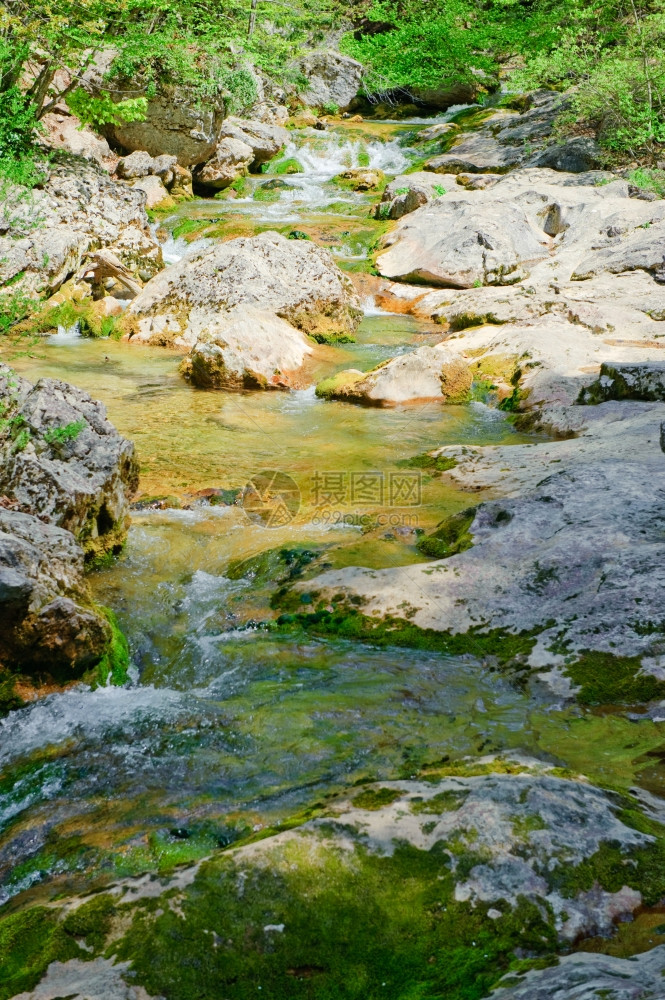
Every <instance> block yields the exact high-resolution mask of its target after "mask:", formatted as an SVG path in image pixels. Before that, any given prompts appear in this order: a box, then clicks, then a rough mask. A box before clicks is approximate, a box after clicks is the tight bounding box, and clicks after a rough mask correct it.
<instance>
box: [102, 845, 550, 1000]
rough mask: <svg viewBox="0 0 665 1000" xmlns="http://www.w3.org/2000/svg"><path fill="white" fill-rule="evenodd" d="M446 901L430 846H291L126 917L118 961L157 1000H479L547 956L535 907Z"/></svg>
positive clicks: (442, 861) (226, 862) (221, 870)
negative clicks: (371, 849)
mask: <svg viewBox="0 0 665 1000" xmlns="http://www.w3.org/2000/svg"><path fill="white" fill-rule="evenodd" d="M453 892H454V880H453V876H452V873H451V869H450V859H449V856H448V855H447V853H446V852H445V851H443V850H441V849H440V847H439V845H436V846H435V847H434V848H433V849H432V850H431V851H422V850H418V849H416V848H414V847H410V846H407V845H401V846H398V847H397V848H396V850H395V852H394V853H393V854H392V855H391V856H390V857H383V856H377V855H373V854H369V853H367V852H366V851H364V850H363V849H362V848H357V849H355V850H354V851H352V852H349V851H345V850H341V849H339V848H338V847H334V846H330V845H327V844H325V843H321V842H318V841H315V840H314V839H312V838H307V839H306V840H305V841H300V840H299V839H297V838H296V839H291V840H287V841H286V842H285V843H282V844H281V845H279V846H278V847H274V848H272V849H270V850H269V851H268V852H267V854H265V855H264V856H263V857H262V858H261V859H260V860H258V861H257V860H256V859H253V858H252V856H251V855H250V856H249V857H247V858H243V857H240V858H238V860H237V861H236V860H234V859H233V858H232V857H228V856H227V857H220V858H216V859H214V860H212V861H210V862H208V863H207V864H205V865H203V866H202V868H201V869H200V871H199V873H198V875H197V877H196V880H195V882H194V884H193V886H192V887H191V888H190V889H188V890H186V891H185V893H184V894H183V897H182V898H180V899H179V900H178V906H177V907H174V908H173V909H168V910H166V911H165V912H164V913H162V914H161V915H159V916H154V915H150V916H148V915H145V914H142V913H139V914H137V916H136V918H135V921H134V925H133V927H132V928H131V930H130V931H129V933H128V934H127V935H126V936H125V938H124V940H123V941H122V942H121V943H120V944H119V945H118V946H117V954H118V958H119V959H121V960H131V961H132V962H133V969H134V972H135V976H136V979H135V981H136V982H137V983H139V984H140V985H142V986H143V987H144V988H145V989H146V990H147V991H148V993H150V994H152V995H164V996H168V997H169V1000H191V998H192V997H194V996H205V997H220V998H221V997H226V996H233V997H234V998H236V1000H249V998H250V997H251V998H255V997H256V996H257V995H260V996H262V997H263V998H265V1000H299V998H302V1000H379V998H386V997H394V998H398V997H399V998H400V1000H406V998H410V1000H416V998H417V1000H426V998H430V997H446V1000H480V998H481V997H483V996H485V995H486V994H487V993H488V992H489V989H490V988H491V986H492V985H494V983H496V981H497V979H499V978H500V977H501V976H502V975H503V974H504V973H505V972H507V971H508V969H509V968H510V964H511V962H512V961H513V960H514V959H515V958H516V955H515V950H516V949H520V952H519V953H520V955H522V954H523V953H524V951H526V952H527V953H530V954H532V955H534V956H541V957H545V956H547V955H551V953H552V951H553V950H554V947H555V941H556V937H555V933H554V930H553V927H552V926H551V923H550V921H549V920H548V917H547V915H544V914H543V912H541V910H540V909H539V908H538V907H537V906H535V905H534V904H532V903H529V902H527V901H526V900H524V899H521V900H520V901H519V903H518V905H517V906H516V908H515V909H514V910H513V911H508V912H507V913H506V914H505V915H504V917H503V918H502V920H501V921H500V922H494V921H492V920H491V919H489V918H488V916H487V909H488V905H487V904H483V903H480V904H478V905H477V906H476V907H474V908H472V907H471V906H469V905H468V904H465V903H457V902H455V900H454V897H453ZM259 991H260V992H259Z"/></svg>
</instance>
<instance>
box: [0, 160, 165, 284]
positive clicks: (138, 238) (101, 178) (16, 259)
mask: <svg viewBox="0 0 665 1000" xmlns="http://www.w3.org/2000/svg"><path fill="white" fill-rule="evenodd" d="M145 201H146V196H145V192H143V191H139V190H138V189H133V188H131V187H129V186H128V185H125V184H118V183H117V182H114V181H112V180H111V179H110V178H109V176H108V174H107V173H106V172H104V171H103V170H101V169H100V168H99V167H97V166H96V165H94V164H91V163H87V162H86V161H85V160H82V159H81V160H77V161H69V162H68V163H67V164H58V165H56V166H51V167H50V168H49V173H48V179H47V180H46V182H45V184H44V187H43V189H41V190H40V189H36V190H35V191H33V192H32V197H31V199H29V200H28V201H27V202H26V203H25V204H24V207H23V212H24V216H23V217H21V215H20V213H19V215H18V216H17V217H13V218H12V220H11V221H10V223H9V224H8V225H7V226H6V227H5V228H4V231H3V228H2V226H1V225H0V288H2V286H3V285H5V284H6V283H7V282H10V281H14V282H15V284H13V285H12V288H13V290H17V289H18V288H20V289H22V290H23V291H24V292H25V293H27V294H29V295H33V296H34V295H37V294H40V295H44V294H47V295H50V294H53V293H54V292H56V291H57V290H58V289H59V288H60V286H61V285H62V284H63V283H64V282H65V281H66V280H67V279H68V278H70V277H71V276H72V275H73V274H74V273H75V272H76V271H77V270H78V269H79V268H80V266H81V262H82V260H83V256H84V254H85V253H86V252H87V251H88V250H92V249H98V248H102V247H109V248H112V249H113V252H114V253H115V254H116V256H117V257H118V258H119V259H120V260H121V262H122V263H123V264H124V265H125V266H127V267H128V268H129V269H130V270H131V271H132V272H133V273H134V274H136V273H138V272H139V271H144V272H147V273H148V274H149V275H150V274H154V273H155V272H156V271H158V270H159V269H160V268H161V266H162V254H161V249H160V247H159V244H158V243H157V241H156V240H155V239H154V238H153V237H152V235H151V234H150V231H149V228H148V217H147V215H146V212H145ZM5 233H6V234H7V235H6V236H5ZM22 234H24V235H22Z"/></svg>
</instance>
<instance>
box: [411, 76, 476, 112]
mask: <svg viewBox="0 0 665 1000" xmlns="http://www.w3.org/2000/svg"><path fill="white" fill-rule="evenodd" d="M480 90H481V88H480V86H479V83H478V82H474V81H469V82H465V83H444V84H440V85H439V86H431V87H409V94H410V96H411V99H412V100H414V101H416V102H417V103H418V104H424V105H425V106H426V107H428V108H437V109H438V110H440V111H447V109H448V108H450V107H452V106H453V105H454V104H473V103H474V101H476V100H477V99H478V95H479V93H480Z"/></svg>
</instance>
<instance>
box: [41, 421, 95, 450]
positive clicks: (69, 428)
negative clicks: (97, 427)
mask: <svg viewBox="0 0 665 1000" xmlns="http://www.w3.org/2000/svg"><path fill="white" fill-rule="evenodd" d="M87 426H88V425H87V422H86V421H85V420H74V421H72V422H71V423H69V424H65V426H64V427H52V428H51V429H50V430H48V431H46V433H45V434H44V440H45V441H47V442H48V444H50V445H54V446H55V447H59V446H60V445H63V444H67V442H68V441H75V440H76V438H77V437H78V436H79V434H80V433H81V431H82V430H83V429H84V428H85V427H87Z"/></svg>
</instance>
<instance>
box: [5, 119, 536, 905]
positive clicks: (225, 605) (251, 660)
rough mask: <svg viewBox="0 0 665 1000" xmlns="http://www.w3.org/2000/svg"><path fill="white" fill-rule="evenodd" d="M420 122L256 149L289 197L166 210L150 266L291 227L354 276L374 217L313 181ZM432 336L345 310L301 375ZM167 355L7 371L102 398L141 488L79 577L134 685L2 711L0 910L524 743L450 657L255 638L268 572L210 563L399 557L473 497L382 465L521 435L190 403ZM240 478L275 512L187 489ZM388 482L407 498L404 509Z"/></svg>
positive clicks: (230, 486)
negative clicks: (273, 489)
mask: <svg viewBox="0 0 665 1000" xmlns="http://www.w3.org/2000/svg"><path fill="white" fill-rule="evenodd" d="M421 124H422V123H418V122H416V123H400V124H399V125H395V124H391V123H388V124H385V123H384V124H380V125H378V124H374V125H369V124H367V123H364V124H363V126H362V127H360V126H359V127H355V128H354V127H347V128H344V129H342V128H339V129H337V130H334V131H331V132H329V133H324V134H322V133H319V132H314V131H307V130H306V131H305V132H304V133H302V134H300V135H299V136H298V138H297V139H296V140H295V141H294V143H293V144H292V146H291V147H289V148H288V149H287V150H286V151H285V154H284V157H283V158H282V161H280V162H284V161H285V160H296V159H297V161H298V163H299V165H300V167H301V172H300V173H296V174H283V175H280V174H275V175H274V176H280V177H282V179H283V180H284V182H285V185H287V186H285V187H278V188H277V189H276V194H277V197H276V198H275V199H274V200H270V201H266V200H261V199H260V198H259V199H257V198H256V197H254V195H255V194H256V190H257V189H259V188H260V187H261V185H263V184H265V183H266V182H267V181H270V179H271V176H266V175H259V176H257V177H252V178H250V179H249V180H248V182H247V185H246V188H245V190H244V191H243V192H241V193H240V194H238V196H237V197H236V198H235V199H231V198H230V197H228V194H227V196H225V197H224V198H221V199H214V200H213V199H208V200H195V201H193V202H190V203H188V204H186V205H183V206H182V207H181V208H179V209H178V211H177V212H176V213H175V214H174V215H173V216H172V217H171V218H169V219H166V220H164V221H163V222H162V223H161V227H160V235H162V236H163V237H164V236H165V243H164V249H165V257H166V259H167V260H168V261H174V260H177V259H179V258H180V257H181V256H182V255H183V254H185V253H187V252H189V251H190V250H191V249H192V247H193V246H195V247H197V248H198V247H200V246H201V239H207V240H213V239H219V238H221V237H224V236H228V235H234V234H235V233H237V232H240V231H242V232H256V231H259V230H261V229H267V228H271V227H276V228H279V229H280V231H288V228H292V229H296V228H297V229H302V230H305V231H307V232H310V233H313V234H315V236H316V238H318V239H319V240H320V241H321V242H322V243H324V245H328V246H330V247H331V248H332V249H333V252H335V253H336V255H337V257H338V259H339V260H340V261H341V262H342V263H344V264H345V266H346V267H347V268H348V269H349V270H351V271H353V270H354V269H356V267H357V265H358V264H359V263H360V264H362V262H363V259H364V257H366V254H367V247H368V245H369V244H370V243H371V242H372V240H373V239H375V238H376V236H377V234H380V232H381V224H380V223H375V222H373V221H372V220H370V219H369V218H368V211H369V208H370V205H371V198H370V197H369V196H367V195H360V194H355V193H352V192H349V191H348V190H346V189H340V188H339V187H338V186H336V185H335V184H334V182H333V180H332V179H333V178H334V177H335V176H336V175H337V174H338V173H339V171H340V170H342V169H344V168H345V167H348V166H356V165H362V166H365V165H369V166H376V167H379V168H381V169H382V170H384V171H386V173H389V174H395V173H397V172H400V171H403V170H404V169H405V168H406V167H407V166H408V165H409V163H411V162H413V160H414V157H415V155H416V154H414V152H413V149H412V147H411V145H410V143H411V134H412V133H413V130H414V128H417V127H419V126H420V125H421ZM428 124H431V121H430V122H428ZM271 170H272V171H275V170H279V164H277V165H276V166H275V165H273V166H272V167H271ZM271 197H272V196H271ZM201 220H205V222H204V225H203V228H201V227H199V229H200V231H199V230H197V225H196V224H197V223H198V222H201ZM192 223H194V224H195V225H194V226H192ZM205 227H208V229H207V231H206V229H205ZM183 229H184V231H185V235H187V236H188V237H189V238H190V242H188V241H187V239H186V238H185V235H182V234H181V235H178V232H179V230H180V231H181V233H182V231H183ZM193 233H197V239H196V240H195V241H194V242H191V236H192V234H193ZM201 233H203V236H202V235H201ZM439 337H440V334H437V332H436V328H433V327H431V326H428V325H427V324H424V323H421V322H418V321H416V320H415V319H413V318H410V317H404V316H392V315H387V314H384V313H382V312H381V310H379V309H377V308H376V307H375V306H374V304H373V301H372V300H371V298H369V299H368V300H367V302H366V316H365V319H364V321H363V323H362V326H361V328H360V331H359V334H358V339H357V343H355V344H349V345H344V346H343V347H337V348H329V347H325V348H321V349H320V350H318V351H317V352H316V355H315V359H314V362H313V366H314V370H313V372H312V375H313V376H314V377H316V378H318V377H321V376H323V375H328V374H331V373H332V372H333V371H335V370H339V369H341V368H346V367H359V368H369V367H371V366H373V365H375V364H377V363H378V362H380V361H382V360H384V359H386V358H389V357H392V356H394V355H395V354H397V353H399V352H402V351H409V350H413V349H414V348H415V347H417V346H418V345H420V344H422V343H436V342H437V341H438V339H439ZM178 361H179V358H178V357H177V356H176V355H174V354H172V353H170V352H168V351H162V350H160V349H156V348H145V347H136V346H131V345H128V344H125V343H117V342H115V341H110V340H97V341H94V340H87V339H84V338H81V337H80V336H78V335H77V331H76V330H70V331H60V332H59V333H58V335H56V336H53V337H52V338H50V340H48V341H46V342H44V343H43V344H40V345H39V346H37V347H35V348H34V349H33V350H32V353H31V354H29V355H27V356H26V355H25V354H23V355H21V356H17V357H15V358H14V359H13V360H12V362H11V363H12V364H14V366H15V367H16V368H17V369H18V370H19V371H20V372H21V373H23V374H25V375H26V376H28V377H30V378H37V377H38V376H42V375H45V376H54V377H60V378H64V379H67V380H69V381H71V382H73V383H74V384H76V385H78V386H80V387H82V388H84V389H86V390H88V391H89V392H90V393H91V394H92V395H93V396H94V397H96V398H99V399H101V400H102V401H103V402H104V403H105V404H106V406H107V408H108V412H109V416H110V418H111V420H112V421H113V422H114V423H115V424H116V426H117V427H118V428H119V430H120V431H121V432H122V433H124V434H126V435H127V436H129V437H130V438H132V439H133V440H134V441H135V442H136V446H137V450H138V454H139V456H140V460H141V490H142V496H143V498H144V499H146V498H148V500H147V502H146V503H144V504H143V509H137V510H136V511H135V512H134V515H133V519H132V527H131V530H130V534H129V541H128V544H127V548H126V552H125V553H124V554H123V555H122V557H121V558H120V559H119V560H118V561H117V563H116V565H115V566H113V567H112V568H110V569H107V570H104V571H100V572H97V573H94V574H92V576H91V578H90V583H91V586H92V589H93V591H94V594H95V597H96V598H97V599H98V600H99V601H100V602H101V603H103V604H106V605H108V606H110V607H112V608H113V609H114V611H115V612H116V614H117V616H118V618H119V621H120V624H121V626H122V628H123V630H124V631H125V633H126V635H127V636H128V639H129V642H130V646H131V652H132V660H133V671H132V673H133V680H132V682H131V683H130V684H128V685H127V686H126V687H125V688H113V687H107V688H102V689H97V690H94V691H91V690H89V689H87V688H85V687H84V686H79V687H75V688H72V689H70V690H67V691H65V692H59V693H54V694H51V695H49V696H48V697H46V698H44V699H43V700H41V701H39V702H35V703H33V704H31V705H30V706H28V707H27V708H24V709H22V710H20V711H18V712H14V713H12V714H11V715H10V716H9V717H8V718H6V719H5V720H3V721H2V722H0V767H1V768H2V770H1V771H0V875H1V876H2V886H3V888H2V889H1V890H0V901H2V900H4V899H7V898H10V897H11V896H13V895H15V894H17V893H19V892H21V891H22V890H26V889H29V888H30V887H42V888H41V890H39V891H55V890H56V889H57V890H58V891H62V890H63V888H68V887H72V886H74V887H76V886H80V885H82V884H84V883H85V884H89V883H90V882H91V881H93V882H94V880H100V881H103V880H104V879H108V878H109V877H115V876H117V875H119V874H123V873H129V872H141V871H146V870H163V869H166V868H168V867H169V866H172V865H173V864H174V863H176V862H178V861H182V860H188V859H191V858H196V857H200V856H202V855H204V854H206V853H209V852H210V851H211V850H213V849H214V848H216V847H219V846H225V845H227V844H229V843H231V842H232V841H234V840H236V839H237V838H239V837H242V836H243V835H244V834H246V833H247V832H248V831H250V830H252V829H258V828H261V827H265V826H267V825H274V824H279V823H282V822H284V821H286V820H287V819H289V818H290V817H293V816H294V815H295V814H297V813H298V812H299V811H302V810H303V809H306V808H309V807H311V806H312V805H313V804H314V803H316V802H317V801H321V799H322V798H324V797H325V796H326V795H329V794H331V793H333V792H334V791H335V790H336V789H338V788H339V787H340V786H343V785H344V784H348V783H352V782H354V781H358V780H361V779H367V778H371V777H389V776H395V775H402V774H404V775H408V774H411V773H413V772H414V771H415V770H417V769H418V768H419V767H421V766H422V765H423V764H425V763H434V762H439V761H441V760H442V759H447V758H451V759H454V758H459V757H460V756H464V755H465V754H479V753H480V754H481V753H488V752H493V751H512V752H519V751H522V752H526V753H532V752H534V751H536V750H537V749H538V747H539V730H538V724H536V722H534V720H535V719H541V721H542V718H543V716H542V712H543V710H544V709H547V708H548V706H549V707H551V706H552V698H551V696H547V695H546V694H545V693H541V694H540V695H538V694H536V693H534V692H533V691H530V692H526V691H524V690H523V689H522V688H520V687H519V686H518V685H516V684H515V683H513V682H511V680H510V679H509V678H504V677H502V676H500V675H499V674H497V673H492V672H490V671H489V670H488V669H487V668H486V666H485V665H484V664H483V663H482V662H481V661H479V660H474V659H473V658H472V657H468V658H463V659H452V658H447V657H443V656H441V655H438V654H434V653H429V652H417V651H408V652H405V651H404V650H398V649H394V650H392V649H390V648H382V649H378V648H376V649H375V648H372V647H368V646H360V645H352V644H350V643H348V642H344V641H323V640H314V639H312V638H310V637H306V636H304V635H302V634H293V635H280V634H276V633H274V632H270V631H269V630H266V629H265V628H263V627H261V626H260V625H257V624H256V623H257V622H261V621H265V620H266V619H267V618H269V617H270V616H271V612H270V608H269V605H268V597H269V586H268V584H269V582H270V580H269V579H268V578H266V579H264V577H262V575H261V572H262V571H261V569H260V567H259V569H258V570H255V571H254V572H250V573H249V574H245V575H243V574H242V573H237V572H231V573H230V575H228V572H229V566H230V565H232V564H234V563H235V562H236V561H237V560H242V559H247V558H248V557H253V556H256V555H257V554H260V553H265V552H266V551H268V550H274V549H280V548H281V549H289V550H299V551H300V550H303V549H305V550H307V551H309V552H312V553H318V554H319V555H320V556H321V557H322V558H323V559H324V560H325V565H327V566H342V565H350V564H358V565H370V566H374V567H387V566H391V565H397V564H401V565H408V564H409V563H412V562H415V561H417V560H419V559H420V556H419V555H418V552H417V548H416V541H417V537H418V532H420V531H423V530H429V529H430V528H431V527H433V525H435V524H436V523H437V522H438V521H439V520H440V519H441V518H443V517H444V516H446V515H449V514H451V513H454V512H455V511H458V510H461V509H463V508H464V507H467V506H469V504H470V503H473V502H474V501H473V498H472V497H471V498H470V497H469V494H466V493H463V492H462V491H460V490H459V489H457V488H456V487H455V486H454V485H452V484H451V482H450V480H449V478H448V477H446V476H445V475H444V474H441V473H439V472H436V471H435V470H434V471H432V470H430V471H428V470H422V471H421V470H418V469H416V468H414V467H407V468H406V469H405V466H404V460H408V459H410V458H412V457H413V456H417V455H420V454H422V453H423V452H425V451H427V450H431V449H432V448H434V447H436V446H440V445H443V444H495V443H511V442H514V443H520V442H525V441H528V440H529V439H527V438H524V437H523V436H520V435H519V434H517V433H516V432H515V431H514V429H513V428H512V426H511V425H510V423H508V422H507V421H506V420H505V419H504V417H503V415H501V414H499V413H498V412H497V411H496V410H493V409H491V408H489V407H487V406H485V405H484V404H483V403H480V402H477V403H471V404H469V405H467V406H455V407H444V406H442V405H440V404H434V403H432V404H429V405H425V406H416V407H402V408H394V409H385V410H381V409H363V408H360V407H356V406H353V405H349V404H344V403H341V402H324V401H321V400H319V399H317V398H316V397H315V395H314V392H313V390H312V389H303V390H301V391H294V392H291V393H277V392H276V393H259V392H257V393H243V394H227V393H219V392H202V391H197V390H196V389H193V388H191V387H190V386H189V385H187V384H186V383H185V382H184V381H183V380H182V379H181V377H180V376H179V374H178V370H177V368H178ZM262 469H271V470H278V471H281V472H283V473H286V474H287V475H288V476H290V477H291V478H292V479H293V481H294V482H295V484H296V486H297V489H298V492H299V508H298V510H297V513H296V515H295V517H294V518H293V519H292V520H290V521H288V523H281V524H279V525H277V526H275V527H266V526H265V525H264V524H263V523H255V522H253V521H252V520H250V519H249V518H248V516H247V515H246V513H245V512H244V511H243V510H242V509H241V508H240V507H239V506H238V505H236V504H233V505H230V506H225V505H224V504H220V505H218V506H215V505H214V503H211V502H210V500H209V496H210V494H211V491H220V490H227V491H237V490H238V489H239V488H241V487H242V486H243V485H244V484H245V483H246V482H247V481H248V480H249V479H250V477H251V476H252V475H253V474H255V473H256V472H258V471H260V470H262ZM405 474H406V475H407V476H410V477H411V480H410V482H411V485H412V487H413V488H414V489H415V490H416V492H417V495H416V494H412V495H411V497H410V498H409V501H408V502H404V495H403V494H401V493H400V492H399V488H398V484H399V482H400V477H402V478H403V477H404V476H405ZM368 484H369V485H368ZM361 486H362V489H361ZM354 491H355V492H354ZM214 495H215V494H214V493H213V496H214ZM154 497H162V498H163V497H171V498H172V499H171V500H166V501H159V502H154V501H152V500H150V498H154ZM414 497H415V499H414ZM321 554H322V555H321ZM268 577H269V574H268ZM35 891H37V890H35Z"/></svg>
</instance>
